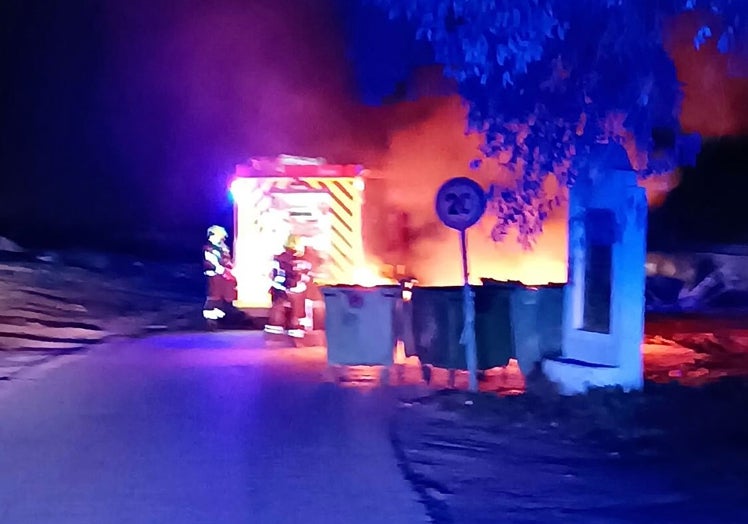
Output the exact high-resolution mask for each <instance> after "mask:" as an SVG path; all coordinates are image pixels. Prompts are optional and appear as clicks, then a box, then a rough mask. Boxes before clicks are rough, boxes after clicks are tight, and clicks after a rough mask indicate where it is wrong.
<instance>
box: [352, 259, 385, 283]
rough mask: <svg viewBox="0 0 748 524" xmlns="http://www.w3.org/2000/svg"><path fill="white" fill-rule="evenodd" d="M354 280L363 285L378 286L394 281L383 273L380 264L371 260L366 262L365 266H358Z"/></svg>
mask: <svg viewBox="0 0 748 524" xmlns="http://www.w3.org/2000/svg"><path fill="white" fill-rule="evenodd" d="M353 282H354V284H356V285H358V286H361V287H376V286H383V285H388V284H393V283H394V282H393V281H392V280H390V279H388V278H385V277H384V276H383V275H382V273H381V270H380V269H379V265H377V264H374V263H371V262H366V263H365V264H364V265H363V266H360V267H358V268H356V270H355V271H354V273H353Z"/></svg>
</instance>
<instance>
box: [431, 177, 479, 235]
mask: <svg viewBox="0 0 748 524" xmlns="http://www.w3.org/2000/svg"><path fill="white" fill-rule="evenodd" d="M485 212H486V193H485V191H483V188H482V187H481V186H480V184H478V182H476V181H475V180H472V179H470V178H467V177H457V178H452V179H450V180H447V181H446V182H444V184H443V185H442V187H441V188H439V192H438V193H437V194H436V214H437V215H438V216H439V219H440V220H441V221H442V222H443V223H444V225H445V226H447V227H449V228H452V229H456V230H458V231H465V230H466V229H468V228H469V227H471V226H473V225H475V223H476V222H478V221H479V220H480V219H481V217H482V216H483V213H485Z"/></svg>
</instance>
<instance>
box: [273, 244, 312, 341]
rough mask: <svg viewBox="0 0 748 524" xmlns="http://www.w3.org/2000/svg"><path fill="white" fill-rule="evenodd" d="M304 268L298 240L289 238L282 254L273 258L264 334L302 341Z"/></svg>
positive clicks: (304, 287) (305, 279)
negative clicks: (269, 299)
mask: <svg viewBox="0 0 748 524" xmlns="http://www.w3.org/2000/svg"><path fill="white" fill-rule="evenodd" d="M305 273H306V264H305V262H304V261H303V260H302V258H301V257H300V255H299V240H298V238H297V237H296V236H295V235H290V236H289V237H288V239H287V240H286V242H285V244H284V246H283V251H282V252H281V253H279V254H278V255H276V256H275V257H273V269H272V271H271V274H270V277H271V284H270V297H271V300H272V304H271V306H270V314H269V318H268V324H267V325H266V326H265V332H266V333H274V334H282V333H286V334H288V335H290V336H292V337H294V338H302V337H303V336H304V329H303V328H302V327H301V324H300V319H301V318H303V317H304V315H305V313H304V298H305V294H306V293H305V292H306V288H307V286H306V281H307V279H308V277H307V276H306V274H305Z"/></svg>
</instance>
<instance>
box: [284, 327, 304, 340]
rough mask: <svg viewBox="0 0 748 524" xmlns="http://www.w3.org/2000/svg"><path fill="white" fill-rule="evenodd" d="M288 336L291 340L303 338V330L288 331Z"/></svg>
mask: <svg viewBox="0 0 748 524" xmlns="http://www.w3.org/2000/svg"><path fill="white" fill-rule="evenodd" d="M288 336H290V337H293V338H304V330H303V329H289V330H288Z"/></svg>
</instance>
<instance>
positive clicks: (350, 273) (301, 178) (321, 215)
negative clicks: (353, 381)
mask: <svg viewBox="0 0 748 524" xmlns="http://www.w3.org/2000/svg"><path fill="white" fill-rule="evenodd" d="M383 187H384V186H383V184H382V180H381V179H377V178H376V177H373V176H372V175H371V172H370V171H368V170H366V169H365V168H364V167H363V166H361V165H356V164H344V165H341V164H329V163H328V162H327V161H326V160H325V159H324V158H308V157H298V156H291V155H280V156H278V157H274V158H267V157H258V158H251V159H250V160H249V161H248V162H246V163H242V164H238V165H237V166H236V168H235V171H234V173H233V175H232V177H231V183H230V192H231V195H232V198H233V202H234V275H235V277H236V279H237V300H236V301H235V303H234V305H235V306H236V307H237V308H238V309H240V310H243V311H244V312H245V313H247V314H248V315H249V316H250V317H253V318H264V317H266V316H267V313H268V310H269V308H270V295H269V293H268V289H269V275H270V273H271V270H272V264H273V257H274V256H275V255H276V254H278V253H279V252H281V251H282V250H283V246H284V243H285V241H286V239H287V238H289V236H290V235H294V236H296V237H297V238H299V239H300V241H301V244H302V245H303V246H304V248H305V249H306V250H307V251H308V252H312V253H314V258H315V259H316V260H315V263H314V268H313V275H314V282H315V283H316V284H317V285H333V284H350V285H377V284H382V283H394V282H396V281H397V278H398V276H399V275H404V274H405V269H406V268H405V266H404V265H402V264H399V263H398V261H396V260H395V261H392V260H390V261H387V260H384V257H382V256H381V255H378V254H376V251H378V249H377V243H378V242H377V241H378V240H379V239H381V238H384V237H385V236H386V235H382V234H380V233H381V231H382V230H383V228H391V227H392V226H393V224H392V221H393V220H394V221H395V222H397V221H398V219H397V218H396V217H395V218H394V219H393V215H392V213H389V211H388V210H387V206H386V205H384V204H383V202H384V200H383V198H384V192H383ZM395 226H396V227H398V226H397V224H395ZM400 226H403V224H402V223H401V224H400ZM388 234H389V235H391V234H392V230H391V229H390V230H389V231H388ZM379 251H381V249H380V250H379ZM374 257H376V261H377V264H376V265H374V264H373V263H372V261H373V260H375V258H374ZM308 298H309V300H307V303H308V304H309V306H308V307H320V303H321V296H320V295H319V294H318V293H317V294H315V293H314V292H312V294H311V295H310V296H309V297H308ZM312 316H313V315H311V313H308V314H307V317H308V318H311V317H312Z"/></svg>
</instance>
